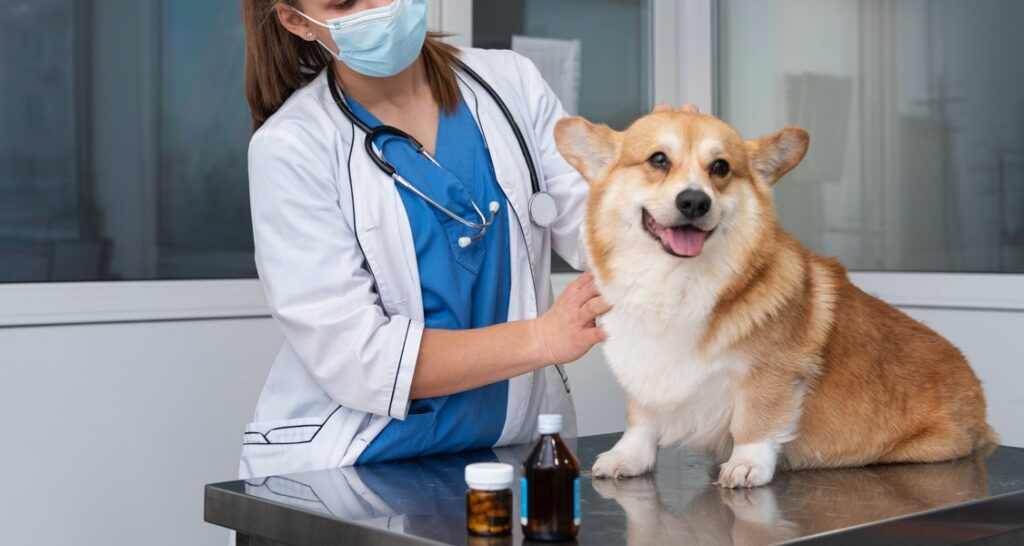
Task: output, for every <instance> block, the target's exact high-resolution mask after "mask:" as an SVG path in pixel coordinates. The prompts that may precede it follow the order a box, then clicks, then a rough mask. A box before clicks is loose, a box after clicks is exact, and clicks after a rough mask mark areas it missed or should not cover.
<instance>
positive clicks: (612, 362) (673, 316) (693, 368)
mask: <svg viewBox="0 0 1024 546" xmlns="http://www.w3.org/2000/svg"><path fill="white" fill-rule="evenodd" d="M641 276H643V275H641ZM660 277H661V278H660V279H659V280H660V281H661V282H647V281H652V280H653V279H638V278H633V279H631V280H632V281H633V282H631V283H630V284H629V286H615V285H614V284H613V285H611V286H604V287H602V292H603V293H604V294H605V297H606V298H607V299H609V301H610V302H611V303H612V305H613V308H612V310H611V311H609V312H608V313H607V314H605V315H604V316H602V317H601V325H602V327H603V328H604V330H605V332H607V334H608V340H607V341H606V342H605V344H604V353H605V356H606V358H607V360H608V365H609V367H610V368H611V370H612V373H613V374H614V375H615V377H616V379H617V380H618V381H619V384H620V385H621V386H622V387H623V389H624V390H625V391H626V393H627V394H628V395H629V397H630V399H632V400H633V401H634V402H635V403H637V404H639V405H640V406H641V413H642V415H640V416H638V417H639V418H642V419H645V420H647V421H648V422H649V423H650V424H651V425H654V427H655V428H656V429H657V431H658V436H659V442H660V443H661V444H662V445H667V444H672V443H676V442H682V443H685V444H687V445H691V446H693V447H697V448H703V449H707V450H709V451H711V452H715V453H721V452H722V450H723V449H727V443H728V428H729V422H730V420H731V418H732V411H733V406H734V401H735V398H736V385H737V381H738V379H739V378H740V377H741V376H742V375H743V374H744V373H745V371H746V369H747V361H746V359H745V358H743V357H742V356H741V355H739V354H736V353H732V352H726V353H723V354H717V355H706V354H703V353H702V352H701V351H700V350H699V343H700V340H701V338H702V336H703V335H704V333H705V328H706V326H707V318H708V316H709V315H710V313H711V310H712V309H713V307H714V303H715V296H716V293H717V290H714V289H712V288H711V287H708V286H707V285H706V284H703V285H702V283H700V282H692V281H693V279H680V278H672V279H666V278H665V277H664V276H660ZM666 280H668V282H665V281H666ZM687 280H689V281H690V282H687ZM673 281H676V282H673ZM684 287H686V288H684ZM687 288H688V289H687Z"/></svg>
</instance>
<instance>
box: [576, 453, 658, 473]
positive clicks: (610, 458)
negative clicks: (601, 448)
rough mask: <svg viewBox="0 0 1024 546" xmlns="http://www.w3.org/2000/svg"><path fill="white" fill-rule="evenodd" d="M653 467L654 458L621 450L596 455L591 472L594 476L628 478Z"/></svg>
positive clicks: (648, 470) (646, 471)
mask: <svg viewBox="0 0 1024 546" xmlns="http://www.w3.org/2000/svg"><path fill="white" fill-rule="evenodd" d="M652 468H654V459H653V458H649V457H644V456H639V455H637V454H635V453H629V452H626V451H622V450H615V449H613V450H611V451H605V452H604V453H602V454H600V455H598V457H597V461H595V462H594V467H593V468H592V469H591V473H592V474H593V475H594V477H595V478H629V477H632V476H640V475H643V474H647V473H648V472H650V471H651V469H652Z"/></svg>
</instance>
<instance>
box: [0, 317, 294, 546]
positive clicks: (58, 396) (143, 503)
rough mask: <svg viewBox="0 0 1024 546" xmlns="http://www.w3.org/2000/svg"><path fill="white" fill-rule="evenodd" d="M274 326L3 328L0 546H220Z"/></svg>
mask: <svg viewBox="0 0 1024 546" xmlns="http://www.w3.org/2000/svg"><path fill="white" fill-rule="evenodd" d="M280 341H281V338H280V335H279V333H278V329H277V326H276V325H275V324H274V322H273V321H272V320H271V319H269V318H264V319H249V320H210V321H181V322H157V323H128V324H108V325H83V326H52V327H33V328H0V348H2V353H0V354H2V355H3V356H2V357H0V415H3V416H4V426H3V432H4V439H3V440H2V441H0V468H2V469H3V471H2V472H0V544H9V545H12V546H13V545H19V546H20V545H35V544H110V545H124V546H128V545H135V544H152V545H167V546H170V545H174V544H192V545H203V544H205V545H217V546H223V545H224V544H226V542H227V534H226V532H224V531H222V530H221V529H218V528H216V527H214V526H211V525H208V524H205V523H203V504H202V503H203V485H205V484H206V483H210V482H217V481H225V480H230V479H233V478H234V477H235V476H237V473H238V456H239V453H240V448H241V438H242V427H243V426H244V424H245V423H246V422H248V421H249V419H250V417H251V415H252V410H253V407H254V406H255V400H256V396H257V395H258V394H259V389H260V387H261V386H262V384H263V380H264V379H265V377H266V374H267V371H268V370H269V368H270V362H271V360H272V358H273V356H274V354H275V353H276V351H277V350H278V348H279V347H280Z"/></svg>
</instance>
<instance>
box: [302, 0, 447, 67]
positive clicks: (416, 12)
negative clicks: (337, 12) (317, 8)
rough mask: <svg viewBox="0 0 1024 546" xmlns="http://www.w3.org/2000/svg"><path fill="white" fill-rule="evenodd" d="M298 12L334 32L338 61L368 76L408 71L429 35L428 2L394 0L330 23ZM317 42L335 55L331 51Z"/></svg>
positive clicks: (420, 0)
mask: <svg viewBox="0 0 1024 546" xmlns="http://www.w3.org/2000/svg"><path fill="white" fill-rule="evenodd" d="M295 12H296V13H298V14H299V15H301V16H303V17H305V18H306V19H308V20H309V21H310V22H312V23H314V24H317V25H320V26H322V27H324V28H327V29H330V31H331V37H332V38H334V44H335V45H336V46H337V47H338V54H337V55H336V57H337V59H338V60H339V61H341V62H343V63H345V65H346V66H348V67H349V68H351V69H352V70H355V71H356V72H358V73H360V74H363V75H365V76H372V77H377V78H383V77H387V76H394V75H395V74H398V73H399V72H401V71H403V70H405V69H406V68H408V66H409V65H411V64H412V63H413V61H415V60H416V58H417V57H419V54H420V50H422V49H423V41H424V40H425V39H426V36H427V2H426V0H394V1H393V2H392V3H391V4H390V5H387V6H382V7H379V8H373V9H368V10H363V11H361V12H359V13H356V14H353V15H349V16H347V17H340V18H338V19H331V20H329V21H327V23H321V22H320V21H317V20H316V19H313V18H312V17H310V16H308V15H306V14H305V13H302V12H301V11H299V10H295ZM317 42H318V43H319V44H320V45H321V46H323V48H324V49H326V50H327V51H329V52H330V53H331V55H332V56H335V54H334V52H333V51H331V48H329V47H327V45H325V44H324V43H323V42H321V41H320V40H317Z"/></svg>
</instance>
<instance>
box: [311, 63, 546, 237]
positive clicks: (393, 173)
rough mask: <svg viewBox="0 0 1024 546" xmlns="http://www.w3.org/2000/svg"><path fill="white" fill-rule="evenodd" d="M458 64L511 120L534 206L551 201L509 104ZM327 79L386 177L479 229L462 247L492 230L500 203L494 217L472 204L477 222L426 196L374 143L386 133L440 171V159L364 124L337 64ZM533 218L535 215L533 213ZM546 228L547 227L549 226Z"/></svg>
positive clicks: (395, 132) (410, 140)
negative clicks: (342, 86) (339, 77)
mask: <svg viewBox="0 0 1024 546" xmlns="http://www.w3.org/2000/svg"><path fill="white" fill-rule="evenodd" d="M456 63H457V65H458V68H459V69H460V70H462V71H463V72H465V73H466V74H469V76H470V77H471V78H473V80H474V81H476V82H477V84H479V85H480V86H481V87H483V88H484V91H486V92H487V94H488V95H490V96H491V98H492V99H493V100H494V102H495V104H497V105H498V109H499V110H501V113H502V116H504V117H505V120H506V121H508V124H509V127H510V128H511V129H512V134H513V136H515V139H516V143H517V144H518V145H519V150H520V152H521V153H522V155H523V159H524V160H525V161H526V167H527V169H528V170H529V173H530V187H531V189H532V190H533V195H532V197H531V205H532V203H533V201H534V200H535V199H537V197H539V196H543V197H545V198H546V199H547V200H549V201H550V200H551V199H550V196H548V195H547V193H545V192H543V191H541V188H540V179H539V176H538V174H537V168H536V166H535V165H534V163H533V159H532V157H531V155H530V151H529V146H528V145H527V143H526V138H525V137H524V136H523V132H522V130H521V129H520V128H519V124H518V123H516V121H515V118H514V117H513V116H512V112H511V111H510V110H509V109H508V105H506V104H505V101H504V100H502V98H501V96H500V95H498V92H497V91H495V90H494V88H493V87H491V86H490V84H488V83H487V82H486V81H485V80H484V79H483V78H482V77H481V76H480V75H479V74H477V72H476V71H475V70H473V69H472V68H470V67H469V66H467V65H466V64H465V63H464V62H462V60H460V59H456ZM327 78H328V87H329V88H330V91H331V97H332V98H333V99H334V102H335V104H337V105H338V108H339V109H340V110H341V112H342V113H343V114H344V115H345V117H346V118H348V120H349V121H350V122H352V123H353V124H354V125H355V126H356V127H359V129H360V130H362V131H363V132H364V133H365V134H366V138H365V140H364V142H363V145H364V147H365V148H366V153H367V155H369V156H370V159H371V160H372V161H373V162H374V164H375V165H376V166H377V168H379V169H380V170H381V171H382V172H383V173H384V174H386V175H388V176H389V177H390V178H391V179H392V180H393V181H394V182H396V183H398V184H400V185H401V186H402V187H404V188H406V189H408V190H409V191H411V192H413V193H414V194H416V196H417V197H419V198H421V199H423V200H424V201H426V202H427V203H428V204H429V205H431V206H432V207H434V208H436V209H437V210H440V211H441V212H442V213H444V214H445V215H446V216H448V217H449V218H451V219H453V220H455V221H457V222H459V223H461V224H463V225H465V226H466V227H469V228H471V229H475V230H479V233H477V234H476V235H475V236H473V237H469V238H463V239H462V240H460V244H461V243H462V242H465V240H466V239H468V240H474V239H478V238H480V237H482V236H483V235H484V233H486V232H487V228H488V227H490V225H491V223H493V222H494V218H495V217H496V215H497V209H498V207H495V205H496V204H497V203H491V207H490V213H491V216H490V218H487V217H485V216H484V213H483V211H481V210H480V207H479V206H477V204H476V202H472V206H473V209H474V210H475V211H476V213H477V215H478V216H479V217H480V220H481V222H482V223H476V222H471V221H469V220H466V219H465V218H462V217H461V216H459V215H457V214H455V213H453V212H452V211H450V210H449V209H448V208H447V207H445V206H443V205H441V204H440V203H438V202H437V201H435V200H433V199H431V198H430V196H428V195H426V194H425V193H423V192H422V191H420V190H419V189H417V188H416V187H415V186H414V185H413V184H412V183H411V182H409V180H407V179H406V178H405V177H403V176H402V175H401V174H399V173H398V171H397V169H395V167H394V165H392V164H391V163H390V162H388V160H387V159H386V158H385V157H384V154H383V151H381V150H379V149H378V148H377V147H376V145H375V144H374V140H376V137H378V136H380V135H384V134H390V135H394V136H397V137H399V138H402V139H404V140H405V141H406V142H408V143H410V144H412V145H413V147H414V148H415V149H416V152H417V153H418V154H420V155H422V156H424V157H425V158H426V159H427V160H429V161H430V162H431V163H433V164H434V165H435V166H437V167H439V168H443V167H441V165H440V164H439V163H438V162H437V160H436V159H434V157H433V156H432V155H431V154H430V153H429V152H427V151H426V150H425V149H424V148H423V145H422V144H420V142H419V141H418V140H416V139H415V138H414V137H413V136H412V135H410V134H408V133H406V132H405V131H402V130H401V129H399V128H397V127H392V126H389V125H381V126H379V127H376V128H373V127H370V126H369V125H368V124H366V123H365V122H363V120H361V119H359V117H358V116H356V114H355V112H353V111H352V108H351V107H350V106H349V105H348V103H347V102H346V101H345V99H344V98H343V97H342V96H341V93H340V91H339V89H338V83H337V77H336V74H335V71H334V63H333V62H330V63H328V65H327ZM531 216H533V214H532V211H531ZM542 227H547V226H546V225H545V226H542Z"/></svg>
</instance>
